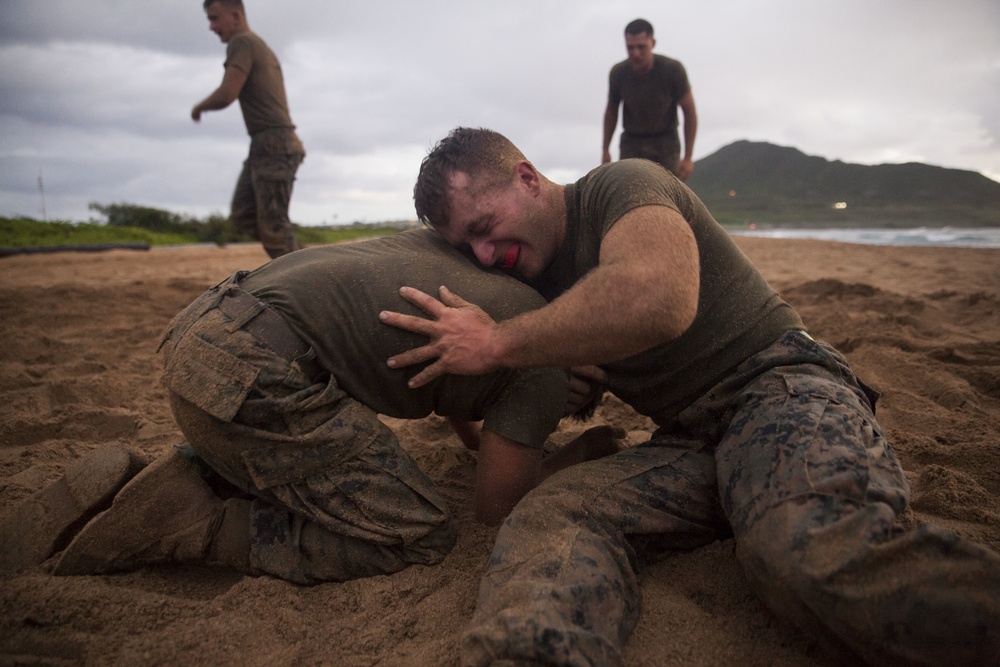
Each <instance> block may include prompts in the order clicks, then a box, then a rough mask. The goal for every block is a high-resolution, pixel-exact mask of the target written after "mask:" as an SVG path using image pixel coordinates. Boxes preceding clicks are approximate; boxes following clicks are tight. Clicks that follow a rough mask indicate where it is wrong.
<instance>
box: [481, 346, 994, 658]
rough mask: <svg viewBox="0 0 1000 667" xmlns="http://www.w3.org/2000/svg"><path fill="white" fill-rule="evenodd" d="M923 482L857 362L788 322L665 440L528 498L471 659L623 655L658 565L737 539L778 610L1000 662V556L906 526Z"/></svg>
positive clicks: (840, 633) (499, 560) (914, 646)
mask: <svg viewBox="0 0 1000 667" xmlns="http://www.w3.org/2000/svg"><path fill="white" fill-rule="evenodd" d="M908 493H909V489H908V486H907V483H906V480H905V478H904V476H903V473H902V470H901V468H900V466H899V463H898V461H897V459H896V456H895V454H894V452H893V450H892V449H891V447H890V446H889V445H888V443H887V442H886V441H885V438H884V436H883V434H882V431H881V429H880V427H879V426H878V424H877V423H876V421H875V418H874V414H873V411H872V408H871V401H870V400H869V396H868V394H867V393H866V391H865V390H864V389H863V388H862V386H861V385H860V383H859V382H858V381H857V379H856V378H855V376H854V374H853V373H852V372H851V370H850V369H849V368H848V366H847V364H846V361H844V359H843V358H842V357H841V356H840V355H839V354H837V353H836V352H835V351H833V350H832V348H829V347H828V346H826V345H824V344H821V343H817V342H814V341H812V340H811V339H809V338H808V337H806V336H805V335H803V334H799V333H789V334H786V335H785V336H784V337H783V338H782V339H781V340H779V341H778V342H777V343H775V344H774V345H772V346H771V347H769V348H768V349H766V350H764V351H762V352H761V353H760V354H758V355H756V356H755V357H752V358H751V359H749V360H748V361H747V362H745V363H744V364H743V365H742V366H741V367H739V368H738V369H737V370H736V372H735V373H734V374H733V375H732V376H731V377H730V378H729V379H727V380H726V381H725V382H723V383H721V384H719V385H718V386H716V387H715V388H713V389H712V390H711V391H710V392H709V393H708V394H706V395H705V396H703V397H702V398H701V399H700V400H699V401H697V402H696V403H694V404H693V405H691V406H690V407H688V408H687V409H685V410H684V411H683V412H681V413H680V414H679V415H677V417H676V419H675V420H674V421H673V422H672V423H670V424H668V425H665V426H664V427H662V428H661V429H659V430H658V431H657V432H656V433H655V434H654V435H653V437H652V438H651V439H650V441H649V442H647V443H644V444H642V445H640V446H638V447H634V448H631V449H628V450H625V451H623V452H621V453H619V454H617V455H615V456H612V457H609V458H606V459H601V460H598V461H594V462H590V463H585V464H581V465H578V466H573V467H571V468H568V469H566V470H564V471H562V472H560V473H559V474H558V475H555V476H553V477H552V478H550V479H549V480H547V481H546V482H545V483H543V484H542V485H540V486H539V487H537V488H536V489H535V490H534V491H532V492H531V493H530V494H528V495H527V496H526V497H525V498H524V499H523V500H522V501H521V503H520V504H519V505H518V506H517V507H516V508H515V509H514V511H513V513H512V514H511V515H510V517H509V518H508V519H507V521H506V522H505V523H504V524H503V526H502V527H501V530H500V533H499V535H498V538H497V544H496V546H495V548H494V551H493V554H492V556H491V558H490V561H489V565H488V568H487V572H486V574H485V576H484V578H483V580H482V583H481V585H480V590H479V599H478V602H477V608H476V612H475V615H474V617H473V619H472V623H471V626H470V628H469V629H468V630H467V631H466V633H465V634H464V636H463V638H462V661H463V665H468V666H471V665H489V664H492V663H494V662H496V663H497V664H502V661H510V664H552V665H574V666H580V665H592V666H602V667H603V666H608V665H620V664H621V647H622V645H623V644H624V642H625V640H626V639H627V637H628V635H629V633H630V632H631V631H632V628H633V627H634V626H635V623H636V621H637V619H638V615H639V611H640V590H639V579H638V576H639V573H640V572H641V570H642V567H643V564H644V563H647V562H650V561H652V560H653V559H656V558H657V557H659V556H662V555H665V554H667V553H669V552H672V551H678V550H690V549H694V548H696V547H698V546H701V545H705V544H708V543H710V542H712V541H715V540H718V539H722V538H728V537H730V536H735V539H736V545H737V556H738V558H739V560H740V562H741V564H742V566H743V568H744V571H745V572H746V575H747V577H748V580H749V581H750V583H751V585H752V586H753V587H754V588H755V590H757V591H758V592H759V594H760V595H761V596H762V598H763V599H764V601H765V602H766V603H767V605H768V606H769V607H770V608H771V609H772V610H773V611H774V612H775V613H777V614H778V615H780V616H783V617H784V618H786V619H787V620H789V621H791V622H794V623H798V624H799V625H801V626H803V627H804V628H805V629H807V630H809V631H811V632H814V633H820V634H823V635H824V636H827V637H832V638H835V640H836V641H839V642H842V643H844V644H846V645H848V646H849V647H850V648H852V649H853V650H854V651H856V652H857V653H859V654H860V655H861V656H863V657H864V658H865V659H867V660H869V661H870V662H872V663H875V664H881V663H884V662H896V661H899V662H907V661H909V662H912V663H914V664H940V665H943V664H962V665H978V664H996V660H997V659H998V656H1000V557H998V556H997V554H995V553H993V552H991V551H989V550H988V549H986V548H984V547H980V546H978V545H975V544H972V543H970V542H968V541H965V540H962V539H960V538H958V537H957V536H955V535H953V534H951V533H948V532H946V531H944V530H942V529H939V528H936V527H933V526H924V527H921V528H920V529H919V530H916V531H912V532H909V533H901V532H900V531H899V530H898V528H897V527H896V526H895V518H896V516H897V515H898V514H899V513H900V512H901V511H902V510H903V509H904V507H905V505H906V503H907V498H908ZM667 641H668V640H667Z"/></svg>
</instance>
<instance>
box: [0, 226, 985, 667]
mask: <svg viewBox="0 0 1000 667" xmlns="http://www.w3.org/2000/svg"><path fill="white" fill-rule="evenodd" d="M738 242H739V244H740V246H741V247H742V248H743V249H744V250H745V252H746V253H747V254H748V255H749V256H750V257H751V258H752V259H753V260H754V262H755V263H756V264H757V265H758V266H759V267H760V268H761V270H762V271H763V272H764V274H765V275H766V276H767V278H768V279H769V280H770V281H771V282H772V283H773V284H774V285H775V287H776V288H777V289H778V290H779V291H780V292H781V293H782V295H783V296H784V297H785V298H786V299H787V300H788V301H789V302H791V303H792V304H793V305H794V306H796V307H797V308H798V309H799V310H800V312H801V313H802V316H803V319H804V320H805V322H806V324H807V325H808V327H809V329H810V331H811V333H812V334H813V335H814V336H815V337H818V338H824V339H826V340H828V341H830V342H832V343H833V344H834V345H835V346H837V347H838V348H840V349H841V350H842V351H843V352H845V353H846V354H847V356H848V357H849V359H850V360H851V362H852V364H853V365H854V366H855V368H856V369H857V370H858V371H859V373H860V374H861V375H862V376H863V377H864V378H865V379H866V380H867V381H868V382H869V383H870V384H872V385H874V386H875V387H876V388H878V389H879V390H881V391H882V392H883V394H884V395H883V398H882V400H881V402H880V403H879V416H880V421H881V422H882V424H883V426H884V427H885V428H886V430H887V432H888V434H889V436H890V439H891V441H892V442H893V444H894V446H895V447H896V449H897V451H898V453H899V456H900V459H901V460H902V462H903V466H904V468H905V470H906V474H907V476H908V478H909V480H910V483H911V485H912V487H913V502H912V510H910V512H908V514H907V516H906V517H904V520H905V521H907V522H908V523H911V524H913V523H916V522H923V521H933V522H937V523H939V524H943V525H945V526H947V527H948V528H950V529H952V530H954V531H956V532H957V533H959V534H961V535H964V536H967V537H971V538H975V539H977V540H979V541H981V542H982V543H984V544H987V545H989V546H991V547H992V548H993V549H996V550H1000V500H998V498H1000V449H998V447H997V444H998V442H1000V250H979V249H940V248H909V249H905V248H885V247H869V246H856V245H846V244H837V243H831V242H819V241H782V240H769V239H739V240H738ZM265 259H266V257H265V255H264V254H263V252H262V251H261V250H260V249H259V248H258V247H256V246H239V247H230V248H221V249H220V248H207V247H198V248H187V249H159V250H153V251H149V252H135V251H112V252H106V253H96V254H87V253H61V254H54V255H51V254H50V255H35V256H24V255H22V256H14V257H8V258H3V259H0V314H2V316H0V336H2V337H0V341H2V344H0V520H2V519H3V518H5V517H7V516H8V515H9V514H10V512H11V511H12V509H13V507H14V506H16V504H17V503H18V502H19V501H20V500H22V499H24V498H26V497H28V496H30V495H31V494H32V493H34V492H35V491H37V490H38V489H40V488H43V487H44V486H45V485H46V484H47V483H49V482H51V481H53V480H55V479H57V478H58V477H59V476H60V474H61V473H62V471H63V470H64V469H65V467H66V466H67V465H68V464H69V463H70V462H72V461H73V460H75V459H76V458H77V457H79V456H82V455H83V454H86V453H87V452H89V451H91V450H93V449H94V448H96V447H98V446H100V445H102V444H104V443H108V442H115V443H120V444H123V445H125V446H128V447H130V448H132V449H134V450H137V451H140V452H142V453H143V454H145V455H146V456H148V457H150V458H153V457H155V456H157V455H158V454H160V453H162V452H163V451H165V450H166V449H167V448H168V447H169V446H171V445H173V444H175V443H178V442H180V441H181V436H180V433H179V431H178V429H177V427H176V426H175V424H174V423H173V419H172V417H171V414H170V410H169V407H168V405H167V401H166V395H165V393H164V390H163V388H162V387H161V385H160V384H159V375H160V360H159V359H158V358H157V355H156V354H155V348H156V344H157V341H158V338H159V335H160V332H161V330H162V329H163V327H164V325H165V324H166V323H167V322H168V320H169V319H170V318H171V317H172V316H173V315H174V314H175V313H176V312H177V311H179V310H180V309H181V308H183V307H184V306H185V305H186V304H187V303H189V302H190V301H191V300H192V299H194V298H195V297H196V296H197V295H198V294H199V293H200V292H201V291H202V290H204V289H205V288H207V287H209V286H211V285H212V284H215V283H216V282H218V281H219V280H220V279H221V278H223V277H225V276H226V275H228V274H229V273H231V272H232V271H234V270H235V269H239V268H252V267H254V266H257V265H259V264H261V263H262V262H263V261H265ZM597 419H598V421H604V422H608V423H612V424H617V425H621V426H623V427H625V428H626V429H627V430H628V431H630V440H631V441H633V442H634V441H638V440H640V439H641V438H642V437H643V436H644V431H648V430H649V424H648V423H647V422H646V421H645V420H644V419H642V418H639V417H638V416H636V415H635V414H634V413H633V412H631V410H630V409H628V408H626V407H625V406H623V405H622V404H621V403H619V402H617V401H615V400H614V399H610V400H607V401H606V402H605V404H604V405H603V406H602V407H601V408H600V410H599V412H598V415H597ZM387 421H388V422H389V423H390V425H391V426H393V427H394V428H395V429H396V430H397V431H398V433H399V435H400V439H401V441H402V442H403V444H404V446H405V447H406V448H407V449H408V450H410V451H411V453H413V454H414V456H415V457H416V458H417V460H418V461H419V462H420V464H421V465H422V466H423V467H424V468H425V470H427V471H428V473H429V474H430V475H431V476H432V478H433V479H434V480H435V481H436V482H437V483H438V484H439V486H440V488H441V490H442V493H443V494H444V496H445V497H446V498H447V499H448V501H449V502H450V503H451V505H452V507H453V509H454V512H455V515H456V520H457V525H458V531H459V539H458V544H457V546H456V547H455V549H454V551H453V553H452V554H451V555H450V556H449V557H448V558H447V559H446V560H445V562H444V563H443V564H441V565H439V566H435V567H413V568H410V569H409V570H406V571H404V572H401V573H399V574H396V575H392V576H386V577H374V578H371V579H365V580H361V581H354V582H350V583H346V584H336V583H334V584H325V585H320V586H314V587H300V586H295V585H292V584H288V583H285V582H283V581H278V580H275V579H270V578H266V577H261V578H255V577H244V576H241V575H238V574H235V573H232V572H228V571H224V570H214V569H210V568H205V567H194V566H190V567H184V566H169V567H153V568H147V569H144V570H141V571H137V572H133V573H129V574H121V575H115V576H96V577H61V578H57V577H53V576H52V575H51V574H50V573H49V572H50V570H51V566H52V562H51V560H50V561H49V562H47V563H44V564H42V565H40V566H38V567H35V568H33V569H31V570H29V571H27V572H24V573H20V574H17V575H11V574H10V573H3V574H2V575H0V665H13V664H45V665H50V664H51V665H59V664H80V663H87V664H216V665H274V664H331V665H342V666H345V667H351V666H360V665H398V666H400V667H402V666H406V667H413V666H424V665H427V666H431V665H434V666H437V665H456V664H457V662H458V653H457V639H458V636H459V634H460V632H461V631H462V629H463V626H464V624H465V622H466V621H467V619H468V618H469V616H470V614H471V613H472V610H473V606H474V604H475V596H476V588H477V583H478V579H479V576H480V574H481V572H482V571H483V567H484V563H485V561H486V559H487V557H488V555H489V552H490V548H491V545H492V543H493V539H494V537H495V530H494V529H489V528H485V527H482V526H479V525H477V524H476V523H475V522H474V521H473V518H472V514H471V511H470V510H469V507H468V506H469V500H470V494H471V488H472V481H473V469H474V458H473V456H474V455H473V454H471V453H469V452H467V451H465V450H464V449H463V447H462V446H461V444H460V443H459V441H458V439H457V438H456V437H455V436H453V435H451V434H450V433H449V430H448V428H447V426H446V425H445V424H444V423H443V422H442V420H440V419H437V418H428V419H425V420H422V421H417V422H409V423H406V422H399V421H395V420H387ZM579 430H580V427H579V426H578V425H576V424H574V423H570V422H566V423H564V424H563V425H562V427H561V429H560V431H559V432H557V433H556V434H555V435H554V436H553V438H552V443H553V445H558V444H561V443H564V442H566V441H567V440H569V439H570V438H571V437H572V435H574V433H575V432H577V431H579ZM643 595H644V612H643V617H642V620H641V622H640V625H639V627H638V628H637V629H636V631H635V633H634V634H633V635H632V637H631V639H630V640H629V643H628V644H627V646H626V649H625V662H626V665H628V666H629V667H638V666H640V665H642V666H647V665H648V666H653V665H656V666H658V667H659V666H665V665H685V666H688V667H690V666H695V667H701V666H709V665H730V664H732V665H735V664H740V665H777V666H780V667H791V666H794V665H839V664H845V663H846V662H847V661H845V660H844V659H843V657H842V656H838V655H836V654H834V653H832V652H830V651H829V650H828V649H826V648H824V647H823V646H821V645H819V644H818V643H817V642H814V641H812V640H811V639H810V638H809V637H806V636H804V635H802V634H801V633H799V632H798V631H796V630H795V629H794V628H791V627H790V626H788V625H786V624H784V623H782V622H780V621H777V620H776V619H774V618H773V617H771V616H770V615H769V614H768V612H767V611H766V610H765V609H764V608H763V607H762V606H761V604H760V603H759V602H757V600H756V599H755V598H754V596H753V595H752V594H751V592H750V591H749V589H748V588H747V586H746V584H745V582H744V579H743V576H742V574H741V572H740V570H739V567H738V566H737V564H736V561H735V558H734V556H733V544H732V542H731V541H725V542H719V543H715V544H712V545H709V546H707V547H705V548H702V549H699V550H697V551H694V552H692V553H688V554H683V555H677V556H673V557H669V558H667V559H666V560H664V561H661V562H660V563H658V564H657V565H656V566H654V567H653V568H652V569H651V570H650V571H649V572H648V573H647V575H646V576H645V578H644V583H643Z"/></svg>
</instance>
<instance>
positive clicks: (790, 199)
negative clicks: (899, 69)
mask: <svg viewBox="0 0 1000 667" xmlns="http://www.w3.org/2000/svg"><path fill="white" fill-rule="evenodd" d="M687 184H688V185H689V186H690V187H691V189H692V190H694V191H695V192H696V193H697V194H698V196H699V197H700V198H701V199H702V201H704V202H705V204H706V205H707V206H708V208H709V210H710V211H712V214H713V215H714V216H715V218H716V219H717V220H718V221H719V222H721V223H723V224H726V225H740V226H743V225H746V224H749V223H755V224H757V225H758V226H761V225H763V226H767V225H790V224H795V225H824V226H826V225H838V226H840V225H843V226H872V227H875V226H879V227H910V226H924V225H931V226H945V225H947V226H966V227H972V226H981V227H992V226H1000V183H997V182H996V181H993V180H990V179H989V178H986V177H985V176H983V175H982V174H980V173H977V172H974V171H966V170H963V169H946V168H943V167H934V166H931V165H926V164H919V163H907V164H880V165H874V166H867V165H860V164H848V163H844V162H841V161H839V160H835V161H830V160H826V159H825V158H821V157H815V156H810V155H806V154H805V153H803V152H801V151H799V150H797V149H795V148H787V147H783V146H775V145H774V144H769V143H765V142H752V141H737V142H735V143H733V144H729V145H728V146H725V147H723V148H720V149H719V150H718V151H716V152H715V153H713V154H711V155H709V156H707V157H705V158H702V159H701V160H698V161H697V162H696V163H695V169H694V174H693V175H692V176H691V178H690V179H689V180H688V183H687Z"/></svg>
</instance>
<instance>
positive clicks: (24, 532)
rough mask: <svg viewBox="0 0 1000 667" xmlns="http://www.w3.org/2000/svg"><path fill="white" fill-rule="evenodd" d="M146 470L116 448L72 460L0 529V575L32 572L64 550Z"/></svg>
mask: <svg viewBox="0 0 1000 667" xmlns="http://www.w3.org/2000/svg"><path fill="white" fill-rule="evenodd" d="M145 465H146V461H145V460H143V459H142V458H141V457H139V456H138V455H136V454H132V453H131V452H129V451H128V450H126V449H124V448H122V447H118V446H116V445H108V446H105V447H101V448H100V449H97V450H95V451H93V452H90V453H89V454H87V455H86V456H83V457H81V458H79V459H77V460H76V461H74V462H73V463H72V464H70V465H69V467H67V468H66V472H65V473H64V474H63V476H62V477H60V478H59V479H58V480H56V481H55V482H53V483H52V484H50V485H49V486H47V487H46V488H44V489H42V490H41V491H39V492H38V493H36V494H35V495H33V496H31V497H30V498H28V499H27V500H25V501H24V502H22V503H21V504H20V505H18V506H17V508H15V509H14V511H13V512H12V513H11V514H10V516H9V517H8V518H7V520H6V521H5V522H4V523H3V525H2V526H0V570H3V571H6V572H11V573H13V572H18V571H20V570H25V569H27V568H29V567H34V566H35V565H38V564H39V563H41V562H43V561H44V560H46V559H47V558H48V557H49V556H51V555H52V554H54V553H55V552H57V551H59V550H60V549H62V548H64V547H65V546H66V544H67V543H69V541H70V540H71V539H73V535H74V534H75V533H76V531H78V530H80V528H82V527H83V525H84V524H85V523H86V522H87V521H89V520H90V519H92V518H93V517H94V515H96V514H97V513H98V512H100V511H102V510H105V509H107V508H108V506H109V505H111V500H112V498H114V496H115V494H116V493H118V490H119V489H121V488H122V487H123V486H124V485H125V483H126V482H128V481H129V480H130V479H132V478H133V477H134V476H135V475H136V473H138V472H139V471H140V470H142V468H143V467H144V466H145Z"/></svg>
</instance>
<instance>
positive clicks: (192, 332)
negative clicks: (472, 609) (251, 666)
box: [163, 279, 455, 583]
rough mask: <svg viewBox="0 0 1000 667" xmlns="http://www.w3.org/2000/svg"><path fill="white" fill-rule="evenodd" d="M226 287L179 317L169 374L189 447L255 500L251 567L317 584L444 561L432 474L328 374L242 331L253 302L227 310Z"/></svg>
mask: <svg viewBox="0 0 1000 667" xmlns="http://www.w3.org/2000/svg"><path fill="white" fill-rule="evenodd" d="M232 281H233V279H230V281H229V282H232ZM226 289H227V285H225V284H224V285H222V286H220V287H217V288H215V289H213V290H209V292H206V294H205V295H203V296H202V297H201V298H199V299H198V300H196V301H195V302H194V303H193V304H192V305H191V306H189V307H188V309H186V310H185V311H184V312H183V313H181V315H179V316H178V318H176V319H175V321H174V323H173V324H172V328H171V331H169V332H168V334H167V337H166V341H165V348H164V349H165V371H164V376H163V378H164V383H165V384H166V385H167V387H168V389H170V393H171V406H172V407H173V409H174V415H175V417H176V419H177V423H178V425H179V426H180V428H181V430H182V431H183V433H184V435H185V437H186V438H187V439H188V440H189V441H190V444H191V446H192V448H193V449H194V450H195V451H196V452H197V454H198V455H199V456H200V457H201V458H202V459H203V460H204V461H205V463H207V464H208V466H210V467H211V469H213V470H214V471H216V472H217V473H219V474H220V475H221V476H222V477H223V478H224V479H225V480H226V481H228V482H229V484H231V485H233V486H234V487H236V488H237V489H239V490H240V491H242V492H245V493H247V494H249V495H250V497H252V498H253V499H254V500H253V504H252V506H251V518H250V526H249V530H250V533H251V534H250V545H251V548H250V565H251V568H252V570H253V571H254V572H258V573H266V574H271V575H274V576H277V577H281V578H283V579H288V580H290V581H295V582H298V583H315V582H319V581H330V580H334V581H344V580H348V579H355V578H359V577H365V576H372V575H376V574H387V573H391V572H396V571H398V570H401V569H403V568H405V567H407V566H408V565H410V564H413V563H420V564H427V565H429V564H434V563H438V562H440V561H441V560H442V559H443V558H444V557H445V555H447V553H448V552H449V551H450V550H451V548H452V546H453V545H454V541H455V534H454V529H453V527H452V523H451V518H450V515H449V512H448V508H447V505H446V503H445V501H444V499H443V498H441V496H440V495H439V494H438V492H437V491H436V489H435V488H434V485H433V483H432V482H431V480H430V479H429V478H428V477H427V476H426V475H425V474H424V473H423V472H422V471H421V470H420V468H419V467H418V466H417V464H416V462H415V461H414V460H413V459H412V458H410V456H409V455H407V454H406V452H405V451H404V450H403V449H402V448H401V447H400V446H399V443H398V441H397V440H396V437H395V435H394V434H393V433H392V431H391V430H390V429H389V428H388V427H386V426H385V425H384V424H382V422H380V421H379V419H378V416H377V415H376V414H375V413H374V412H372V411H371V410H370V409H369V408H367V407H366V406H364V405H362V404H361V403H358V402H357V401H355V400H354V399H352V398H351V397H350V396H348V395H347V394H346V393H344V391H343V390H341V389H340V388H339V387H338V386H337V383H336V380H335V379H334V378H333V377H332V376H331V375H330V374H329V373H322V374H320V375H319V377H315V376H313V374H311V373H309V372H307V370H305V369H306V368H307V367H308V366H309V365H308V364H305V363H301V362H300V361H295V360H293V361H289V360H286V359H284V358H282V357H281V356H280V355H279V354H277V353H275V351H274V350H273V349H271V348H270V347H269V345H268V344H267V343H266V342H265V341H262V340H260V339H259V338H258V337H256V336H255V335H253V334H251V333H250V332H249V331H246V330H245V329H244V328H243V327H244V326H245V325H247V323H248V322H249V321H250V320H252V317H253V311H251V312H250V313H248V319H247V320H246V321H233V320H231V319H230V318H229V317H227V316H226V315H225V314H223V312H222V311H221V310H219V309H218V308H217V307H216V306H217V305H218V303H219V301H220V299H221V298H223V297H222V294H223V293H224V292H225V291H226ZM240 319H242V318H240ZM372 363H379V360H373V362H372Z"/></svg>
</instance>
